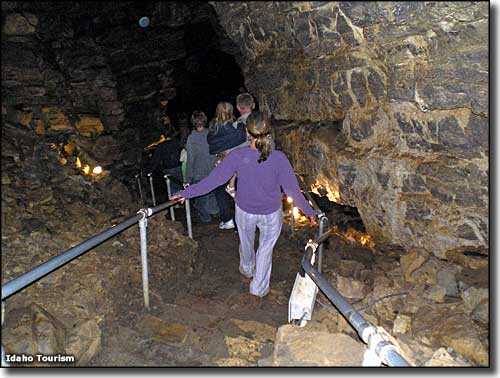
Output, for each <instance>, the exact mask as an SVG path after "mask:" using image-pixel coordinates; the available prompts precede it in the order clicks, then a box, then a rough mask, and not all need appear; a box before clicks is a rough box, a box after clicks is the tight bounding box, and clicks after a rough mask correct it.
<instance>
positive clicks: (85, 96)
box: [1, 2, 242, 186]
mask: <svg viewBox="0 0 500 378" xmlns="http://www.w3.org/2000/svg"><path fill="white" fill-rule="evenodd" d="M2 13H3V19H2V37H3V38H2V70H1V71H2V121H3V122H8V123H11V124H18V125H23V126H25V127H27V128H28V129H30V130H32V131H35V132H36V133H37V134H38V135H40V136H41V137H42V138H43V137H45V136H49V137H50V138H51V139H54V138H53V137H54V136H57V138H59V139H64V140H66V139H67V138H68V137H69V136H73V143H74V142H75V139H78V140H79V141H80V143H79V145H80V146H79V147H80V148H81V149H84V147H83V145H86V146H89V145H98V146H99V147H100V150H99V151H95V148H94V149H92V148H86V149H85V151H84V153H83V155H84V156H81V160H85V163H88V162H92V163H96V164H100V165H101V166H103V167H104V168H109V169H112V170H113V171H114V172H115V173H117V176H122V177H128V178H129V179H130V178H132V179H133V176H134V174H135V173H136V171H137V170H138V169H139V168H140V164H141V163H142V149H143V148H144V147H145V146H146V145H148V144H149V143H151V142H153V141H155V140H157V139H158V136H159V135H158V134H159V132H160V130H163V128H164V126H163V123H162V121H161V114H160V113H162V111H161V110H160V100H169V101H170V102H172V103H173V102H177V108H179V109H175V110H176V111H179V112H180V111H183V110H184V111H185V109H182V107H183V104H191V105H192V106H194V107H198V106H200V105H199V103H200V100H201V102H203V100H205V102H207V98H208V97H210V90H209V91H207V90H206V89H205V90H203V91H202V90H201V89H200V86H207V87H208V88H210V85H209V84H210V83H213V82H220V77H221V75H226V78H228V77H229V76H230V75H229V76H228V71H230V70H228V67H231V64H232V65H234V66H236V64H235V63H234V58H231V59H232V60H230V59H226V56H219V55H220V54H225V53H223V52H222V50H220V49H222V48H225V49H226V50H227V49H228V47H227V46H225V44H226V45H228V46H229V45H230V43H229V44H227V42H224V40H223V38H224V36H223V34H222V33H220V31H219V30H216V29H220V26H217V25H216V24H215V23H214V22H213V21H214V18H213V17H214V16H213V10H212V9H211V7H210V6H209V5H208V4H207V3H201V2H191V3H181V2H171V3H159V2H156V3H145V4H138V3H136V2H118V3H117V2H104V3H97V2H90V3H79V2H69V3H60V2H46V3H43V4H40V3H26V2H5V3H2ZM142 16H148V17H149V18H150V26H149V27H146V28H141V27H140V26H139V23H138V22H139V19H140V17H142ZM226 38H227V37H226ZM219 45H220V46H219ZM190 46H191V47H190ZM200 48H201V50H203V51H202V52H201V53H200ZM229 48H231V47H230V46H229ZM209 51H212V52H214V51H215V52H216V53H215V55H216V56H215V57H211V58H210V59H208V60H207V59H205V58H206V56H205V57H204V55H203V54H205V55H206V53H207V52H209ZM217 54H219V55H217ZM227 57H230V56H229V55H227ZM220 61H222V63H220ZM217 62H219V63H217ZM224 62H227V64H224ZM208 63H210V65H209V64H208ZM214 65H215V67H216V69H214ZM204 67H206V68H207V69H204ZM236 67H237V66H236ZM210 70H212V71H214V73H211V72H209V73H207V71H210ZM200 77H201V78H204V80H205V81H201V82H200V80H199V78H200ZM241 82H242V79H241ZM241 82H235V83H233V84H232V85H233V86H234V87H235V88H234V90H233V91H234V92H236V91H237V88H238V85H241ZM184 83H185V84H184ZM181 84H182V85H181ZM224 85H225V84H223V86H224ZM179 88H181V89H180V90H179ZM212 89H213V91H214V92H216V91H217V88H212ZM200 93H203V96H200ZM226 95H227V94H226ZM207 107H208V106H207ZM213 107H214V108H215V105H214V106H213ZM190 110H191V109H190ZM205 110H207V109H205ZM170 113H172V112H170ZM172 121H174V120H173V119H172ZM108 146H109V148H108ZM79 154H80V153H79ZM124 181H127V180H126V179H124ZM129 184H130V186H133V185H134V183H133V182H132V181H130V182H129Z"/></svg>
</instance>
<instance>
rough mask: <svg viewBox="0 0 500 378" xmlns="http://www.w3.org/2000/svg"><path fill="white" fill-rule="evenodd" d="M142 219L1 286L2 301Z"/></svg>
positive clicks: (138, 217) (130, 221)
mask: <svg viewBox="0 0 500 378" xmlns="http://www.w3.org/2000/svg"><path fill="white" fill-rule="evenodd" d="M177 202H179V200H175V201H168V202H165V203H163V204H161V205H158V206H156V207H153V208H149V209H147V216H151V215H154V214H156V213H158V212H160V211H162V210H164V209H166V208H168V207H170V206H172V205H175V204H176V203H177ZM142 218H143V215H141V214H137V215H134V216H132V217H130V218H128V219H126V220H125V221H123V222H121V223H119V224H117V225H115V226H112V227H110V228H108V229H107V230H105V231H103V232H101V233H100V234H98V235H96V236H94V237H92V238H90V239H87V240H86V241H84V242H82V243H80V244H78V245H77V246H75V247H73V248H70V249H68V250H67V251H65V252H63V253H61V254H60V255H58V256H56V257H53V258H52V259H50V260H48V261H46V262H44V263H42V264H40V265H38V266H37V267H35V268H33V269H31V270H30V271H28V272H26V273H24V274H23V275H21V276H19V277H17V278H14V279H12V280H10V281H9V282H7V283H6V284H4V285H2V301H3V300H5V299H7V298H8V297H10V296H11V295H12V294H14V293H17V292H18V291H20V290H22V289H24V288H25V287H26V286H28V285H31V284H32V283H33V282H35V281H38V280H39V279H40V278H42V277H44V276H46V275H47V274H49V273H51V272H53V271H54V270H56V269H58V268H60V267H62V266H63V265H65V264H66V263H68V262H70V261H71V260H73V259H75V258H77V257H79V256H81V255H82V254H84V253H85V252H88V251H89V250H90V249H92V248H94V247H96V246H97V245H99V244H101V243H102V242H104V241H106V240H108V239H109V238H111V237H113V236H115V235H117V234H119V233H121V232H122V231H124V230H126V229H127V228H129V227H130V226H132V225H134V224H136V223H137V222H139V220H141V219H142Z"/></svg>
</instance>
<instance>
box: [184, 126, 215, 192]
mask: <svg viewBox="0 0 500 378" xmlns="http://www.w3.org/2000/svg"><path fill="white" fill-rule="evenodd" d="M207 134H208V130H207V129H203V131H196V130H193V131H191V134H189V137H188V138H187V142H186V152H187V161H186V181H187V182H189V183H192V182H194V181H199V180H201V179H203V178H205V177H207V176H208V175H209V174H210V172H211V171H212V169H213V167H214V164H215V160H216V157H215V156H214V155H210V154H209V152H208V143H207Z"/></svg>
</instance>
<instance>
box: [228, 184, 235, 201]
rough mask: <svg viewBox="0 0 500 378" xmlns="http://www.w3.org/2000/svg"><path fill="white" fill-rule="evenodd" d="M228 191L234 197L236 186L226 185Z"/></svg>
mask: <svg viewBox="0 0 500 378" xmlns="http://www.w3.org/2000/svg"><path fill="white" fill-rule="evenodd" d="M226 192H227V194H229V195H230V196H231V197H233V198H234V196H235V195H236V190H235V189H234V188H231V187H230V186H229V185H227V186H226Z"/></svg>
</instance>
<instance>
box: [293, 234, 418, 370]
mask: <svg viewBox="0 0 500 378" xmlns="http://www.w3.org/2000/svg"><path fill="white" fill-rule="evenodd" d="M333 231H334V230H333V229H330V230H329V231H327V232H325V233H323V234H320V235H319V236H318V237H317V238H316V239H315V240H313V241H309V242H308V243H307V245H306V248H305V254H304V257H303V259H302V267H303V268H304V271H305V272H306V273H307V274H308V275H309V277H310V278H311V279H312V280H313V281H314V283H315V284H316V285H317V286H318V288H319V289H321V291H322V292H323V293H324V294H325V295H326V296H327V297H328V299H329V300H330V302H332V303H333V304H334V306H335V307H336V308H337V309H338V310H339V312H340V313H341V314H342V316H344V318H345V319H346V320H347V321H348V322H349V324H350V325H351V326H352V327H353V328H354V329H355V330H356V332H357V333H358V335H359V336H360V338H361V339H362V340H363V341H364V342H365V343H366V344H367V345H368V351H370V352H371V353H372V354H375V355H376V356H375V357H378V359H379V360H380V361H381V362H383V363H384V364H386V365H388V366H411V365H410V364H409V363H408V362H407V361H406V360H405V359H404V358H403V357H402V356H401V355H400V354H399V353H398V352H397V350H396V347H395V346H394V345H393V344H392V343H390V342H388V341H387V340H386V339H385V338H384V336H383V334H381V332H380V331H379V330H378V329H377V328H376V327H375V326H374V325H373V324H371V323H370V322H369V321H367V320H366V319H364V318H363V316H361V315H360V313H359V312H358V311H356V310H355V309H354V307H352V306H351V305H350V304H349V303H348V302H347V301H346V300H345V299H344V297H343V296H342V295H341V294H340V293H339V292H338V291H337V290H335V289H334V288H333V287H332V286H331V285H330V284H329V283H328V281H327V280H326V279H325V278H324V277H323V275H322V274H321V273H320V271H319V270H318V269H316V268H315V267H314V266H313V265H312V263H311V261H312V259H313V258H314V255H315V254H316V251H317V249H318V246H319V245H321V244H322V243H323V242H324V241H325V240H326V239H328V238H329V237H330V236H331V235H332V234H333Z"/></svg>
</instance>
